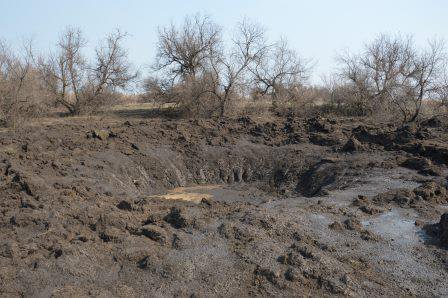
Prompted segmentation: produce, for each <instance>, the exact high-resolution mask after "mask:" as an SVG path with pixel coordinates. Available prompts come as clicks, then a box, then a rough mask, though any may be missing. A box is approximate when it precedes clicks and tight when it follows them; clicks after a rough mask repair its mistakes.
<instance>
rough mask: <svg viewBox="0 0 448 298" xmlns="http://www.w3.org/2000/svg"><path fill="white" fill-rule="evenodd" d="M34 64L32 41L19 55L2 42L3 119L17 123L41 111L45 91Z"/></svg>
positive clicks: (0, 99)
mask: <svg viewBox="0 0 448 298" xmlns="http://www.w3.org/2000/svg"><path fill="white" fill-rule="evenodd" d="M40 87H41V86H40V84H39V82H38V80H37V76H36V70H35V69H34V68H33V65H32V48H31V42H26V43H25V44H24V46H23V50H22V51H21V52H19V53H18V54H16V53H14V51H13V50H12V49H11V48H10V47H9V46H8V45H7V44H6V43H5V42H2V41H0V121H1V122H2V124H3V125H15V124H17V123H19V122H20V120H22V119H25V118H27V117H33V116H37V115H38V114H40V113H41V112H42V111H43V110H44V107H43V105H42V104H43V101H44V100H45V94H43V93H42V92H41V91H42V90H41V88H40Z"/></svg>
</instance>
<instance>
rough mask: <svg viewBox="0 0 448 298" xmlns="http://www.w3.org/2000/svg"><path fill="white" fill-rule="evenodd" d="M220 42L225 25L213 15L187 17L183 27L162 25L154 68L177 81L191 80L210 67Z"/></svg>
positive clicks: (167, 77) (169, 78)
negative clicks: (213, 18)
mask: <svg viewBox="0 0 448 298" xmlns="http://www.w3.org/2000/svg"><path fill="white" fill-rule="evenodd" d="M220 43H221V29H220V28H219V27H218V26H217V25H216V24H215V23H214V22H212V21H211V20H210V18H209V17H207V16H201V15H195V16H193V17H187V18H186V19H185V21H184V24H183V25H182V27H180V28H177V27H176V26H175V25H174V24H171V25H170V26H169V27H165V28H161V29H159V42H158V45H157V56H156V63H155V65H154V69H155V70H156V71H159V72H161V71H163V72H164V73H163V74H164V75H165V76H166V79H168V80H170V81H172V82H173V83H174V82H175V81H176V80H184V81H185V80H187V79H188V80H190V79H191V78H195V77H196V76H197V75H201V72H202V71H203V70H204V69H206V68H207V66H208V62H209V61H210V57H211V56H213V55H215V52H217V51H218V45H219V44H220Z"/></svg>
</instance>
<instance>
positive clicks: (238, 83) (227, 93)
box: [210, 20, 269, 116]
mask: <svg viewBox="0 0 448 298" xmlns="http://www.w3.org/2000/svg"><path fill="white" fill-rule="evenodd" d="M236 32H237V33H236V34H235V36H234V38H233V40H232V41H233V48H232V49H231V51H230V52H229V53H225V52H224V53H220V54H219V55H216V56H214V57H211V63H210V64H211V68H212V76H211V78H212V79H213V82H214V84H213V87H214V88H213V90H212V92H213V94H214V95H215V96H216V97H217V98H218V100H219V106H220V111H219V113H220V116H224V115H225V112H226V106H227V104H228V103H229V101H230V99H231V98H232V96H234V95H235V93H236V91H237V90H238V89H240V90H241V89H247V85H248V84H249V83H250V82H249V81H250V78H249V77H248V75H249V74H250V71H249V70H250V67H251V65H252V64H254V63H256V62H257V61H259V60H260V59H261V57H262V56H263V55H264V54H265V52H266V51H267V50H268V49H269V45H268V44H267V42H266V37H265V30H264V29H263V28H262V27H261V26H259V25H258V24H255V23H251V22H249V21H248V20H244V21H242V22H240V23H239V24H238V27H237V30H236Z"/></svg>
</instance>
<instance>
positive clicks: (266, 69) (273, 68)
mask: <svg viewBox="0 0 448 298" xmlns="http://www.w3.org/2000/svg"><path fill="white" fill-rule="evenodd" d="M308 70H309V68H308V65H307V63H306V62H305V61H304V60H302V59H300V58H299V57H298V55H297V53H296V52H295V51H294V50H292V49H291V48H290V47H289V45H288V42H287V41H286V40H285V39H281V40H280V41H278V42H277V43H276V44H275V45H274V46H273V47H272V48H271V49H270V51H267V52H266V53H265V55H262V56H260V57H259V60H258V61H257V63H256V64H255V67H253V68H252V72H253V74H254V76H255V83H256V84H257V85H258V86H259V88H260V90H261V93H262V94H270V95H271V96H272V99H273V101H274V102H275V101H276V100H278V99H279V96H280V94H281V93H282V92H283V91H285V90H291V89H292V88H294V87H296V86H298V85H300V84H301V83H303V82H304V80H305V79H306V78H307V75H308Z"/></svg>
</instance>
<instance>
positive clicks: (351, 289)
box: [0, 117, 448, 297]
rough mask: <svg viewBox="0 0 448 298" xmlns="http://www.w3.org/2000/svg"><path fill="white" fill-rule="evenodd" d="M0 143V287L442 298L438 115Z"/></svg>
mask: <svg viewBox="0 0 448 298" xmlns="http://www.w3.org/2000/svg"><path fill="white" fill-rule="evenodd" d="M0 144H1V146H0V196H1V198H2V199H1V201H0V212H1V217H0V219H1V221H0V233H1V235H2V237H1V239H0V296H4V297H23V296H26V297H28V296H37V297H50V296H55V297H83V296H102V297H114V296H117V297H148V296H151V297H152V296H157V297H166V296H180V297H187V296H188V297H192V296H195V297H202V296H204V297H209V296H249V295H250V296H327V295H338V296H447V295H448V267H447V264H448V251H447V249H446V239H448V236H447V235H448V234H447V231H446V226H447V224H446V218H447V217H446V214H445V215H444V216H442V220H440V218H441V215H442V214H443V213H445V212H446V211H447V204H448V194H447V189H446V188H447V180H446V177H447V168H446V167H447V165H448V132H447V127H446V126H444V124H443V123H441V122H440V121H437V120H432V121H427V122H424V123H422V124H421V125H410V126H406V127H395V126H393V125H373V124H370V123H368V122H367V121H363V120H360V119H347V118H339V119H326V118H320V117H316V118H312V119H299V118H293V117H289V118H274V119H270V120H260V119H256V118H250V117H244V118H240V119H220V120H169V119H163V118H153V119H142V120H140V119H132V118H130V119H125V120H120V119H114V118H111V119H109V118H107V119H103V120H101V121H100V120H95V119H94V118H92V119H83V120H75V119H67V121H65V122H63V123H62V124H61V123H60V124H48V125H35V126H31V125H30V126H27V127H24V128H22V129H20V130H18V131H10V130H4V131H2V132H0ZM191 187H193V188H191ZM172 198H175V199H172ZM192 198H194V199H192ZM439 220H440V223H438V222H439ZM417 222H418V223H419V224H414V223H417ZM434 224H436V226H437V228H434V229H436V230H437V231H436V232H434V229H432V230H431V229H428V228H425V226H429V225H434ZM431 231H433V232H431Z"/></svg>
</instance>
